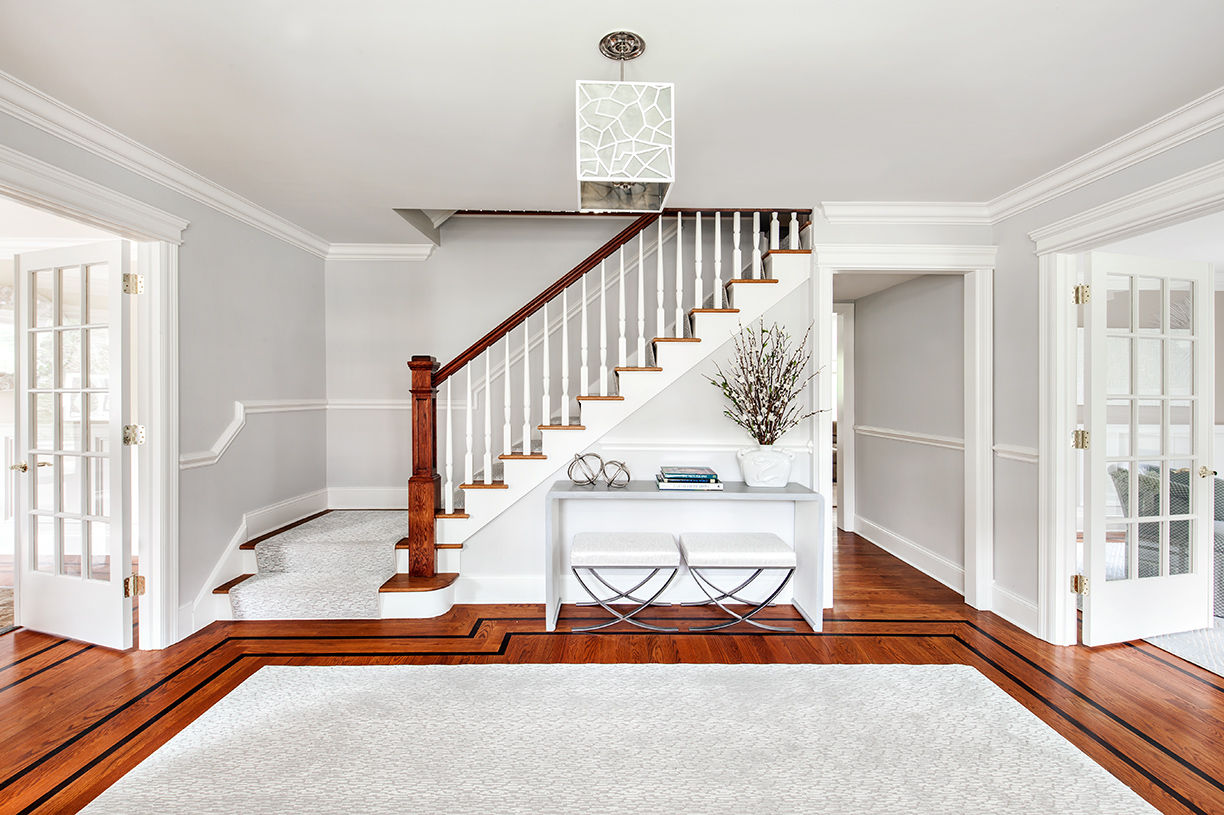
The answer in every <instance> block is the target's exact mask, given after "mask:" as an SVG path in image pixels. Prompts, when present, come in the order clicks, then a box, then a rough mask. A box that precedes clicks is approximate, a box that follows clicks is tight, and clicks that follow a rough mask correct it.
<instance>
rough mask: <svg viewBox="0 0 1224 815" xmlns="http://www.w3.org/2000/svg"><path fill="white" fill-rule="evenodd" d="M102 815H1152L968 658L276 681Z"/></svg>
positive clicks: (134, 782)
mask: <svg viewBox="0 0 1224 815" xmlns="http://www.w3.org/2000/svg"><path fill="white" fill-rule="evenodd" d="M85 811H86V812H90V813H137V812H139V813H144V812H159V813H170V812H172V813H231V812H241V813H286V812H294V813H298V812H309V813H323V812H326V813H332V812H337V813H338V812H354V813H357V812H359V813H384V812H385V813H423V814H425V813H428V814H429V815H432V814H433V813H530V814H531V815H548V814H550V813H658V814H659V815H670V813H727V815H732V814H733V815H765V813H837V815H858V814H859V813H905V815H914V814H915V813H931V814H932V815H935V814H936V813H938V815H945V814H946V813H950V812H963V813H975V814H977V813H1007V815H1016V814H1017V813H1033V815H1050V813H1056V812H1092V813H1150V812H1155V811H1156V810H1155V809H1153V808H1152V807H1150V806H1149V805H1148V804H1147V803H1145V802H1144V801H1143V800H1142V799H1141V798H1140V797H1139V796H1138V795H1136V794H1135V793H1134V792H1132V791H1131V790H1130V789H1128V788H1127V787H1126V786H1124V785H1123V784H1122V783H1121V782H1120V781H1118V780H1117V779H1115V778H1114V777H1113V776H1111V775H1110V774H1109V773H1107V772H1106V771H1105V770H1104V769H1102V768H1101V767H1100V766H1099V765H1097V764H1095V763H1094V762H1093V761H1092V760H1091V759H1089V758H1088V757H1087V756H1086V755H1085V754H1083V753H1082V752H1080V751H1079V750H1078V749H1076V748H1075V747H1074V746H1073V745H1072V744H1071V743H1070V742H1068V741H1066V740H1065V739H1063V738H1062V737H1061V736H1059V735H1058V734H1057V733H1056V732H1055V731H1054V730H1052V729H1051V728H1050V727H1048V726H1047V725H1046V724H1044V723H1043V722H1042V721H1041V720H1039V719H1038V718H1037V717H1035V716H1034V715H1033V714H1031V713H1029V712H1028V711H1027V710H1026V709H1025V708H1024V707H1023V706H1022V705H1020V704H1019V703H1018V702H1016V701H1015V700H1013V699H1012V698H1011V697H1009V696H1008V695H1007V694H1006V693H1004V692H1003V691H1002V690H1000V689H999V688H997V687H996V686H995V685H994V684H993V683H991V682H990V681H989V680H988V679H986V678H985V677H984V676H982V675H981V674H980V673H979V672H978V671H976V670H975V669H973V668H970V667H967V666H959V665H952V666H948V665H921V666H910V665H472V666H385V667H287V666H286V667H265V668H263V669H261V670H260V671H259V672H258V673H256V674H255V675H254V676H252V677H251V678H250V679H248V680H247V681H246V682H244V683H243V684H242V685H241V686H240V687H238V688H237V689H236V690H234V691H233V692H232V693H231V694H230V695H229V696H227V697H226V698H225V699H223V700H222V701H220V702H219V703H217V704H216V705H215V706H214V707H213V708H211V709H210V710H208V711H206V712H205V713H204V714H203V715H202V716H201V717H200V718H199V719H197V720H196V721H195V722H193V723H192V724H190V725H189V726H188V727H187V728H186V729H184V730H183V731H182V732H180V733H179V734H178V735H177V736H175V737H174V738H173V739H172V740H171V741H170V742H169V743H167V744H166V745H165V746H163V747H162V748H161V749H160V750H158V751H157V752H156V753H154V754H153V755H152V756H150V757H149V758H148V759H147V760H145V761H144V762H143V763H141V764H140V765H139V766H138V767H136V768H135V769H133V770H132V771H131V772H129V773H128V774H127V775H126V776H124V777H123V778H122V779H120V780H119V781H118V782H117V783H116V784H115V785H114V786H112V787H111V788H110V789H108V790H106V791H105V792H104V793H103V794H102V795H101V796H100V797H99V798H97V799H96V800H95V801H94V802H93V803H92V804H91V805H90V806H88V807H87V808H86V809H85Z"/></svg>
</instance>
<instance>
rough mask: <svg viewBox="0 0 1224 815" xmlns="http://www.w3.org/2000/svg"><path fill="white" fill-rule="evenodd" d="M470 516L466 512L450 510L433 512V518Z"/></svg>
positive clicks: (461, 518) (462, 517) (445, 518)
mask: <svg viewBox="0 0 1224 815" xmlns="http://www.w3.org/2000/svg"><path fill="white" fill-rule="evenodd" d="M470 517H472V516H471V515H468V514H467V513H466V512H450V513H446V512H435V513H434V518H441V519H443V520H447V519H459V520H463V519H464V518H470Z"/></svg>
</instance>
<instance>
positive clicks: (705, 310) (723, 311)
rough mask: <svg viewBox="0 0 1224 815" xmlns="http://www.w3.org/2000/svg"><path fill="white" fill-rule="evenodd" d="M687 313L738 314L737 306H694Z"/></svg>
mask: <svg viewBox="0 0 1224 815" xmlns="http://www.w3.org/2000/svg"><path fill="white" fill-rule="evenodd" d="M689 314H739V309H738V308H694V309H689Z"/></svg>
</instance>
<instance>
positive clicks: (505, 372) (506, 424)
mask: <svg viewBox="0 0 1224 815" xmlns="http://www.w3.org/2000/svg"><path fill="white" fill-rule="evenodd" d="M502 350H503V351H505V362H504V367H503V368H502V452H503V453H505V454H506V455H510V454H511V453H512V452H514V445H513V441H514V440H513V439H511V438H510V334H509V332H507V333H506V337H505V341H504V342H503V343H502Z"/></svg>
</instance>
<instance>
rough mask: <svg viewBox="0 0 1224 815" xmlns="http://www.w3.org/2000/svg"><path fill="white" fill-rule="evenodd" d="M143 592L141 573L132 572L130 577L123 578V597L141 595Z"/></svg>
mask: <svg viewBox="0 0 1224 815" xmlns="http://www.w3.org/2000/svg"><path fill="white" fill-rule="evenodd" d="M144 593H145V577H144V575H142V574H134V575H132V576H131V577H125V578H123V596H124V597H143V596H144Z"/></svg>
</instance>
